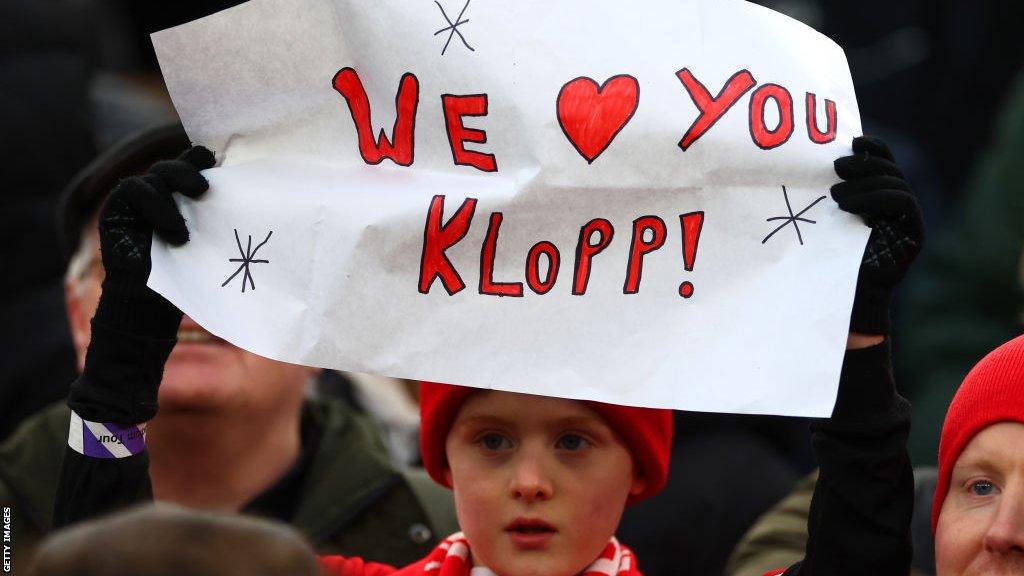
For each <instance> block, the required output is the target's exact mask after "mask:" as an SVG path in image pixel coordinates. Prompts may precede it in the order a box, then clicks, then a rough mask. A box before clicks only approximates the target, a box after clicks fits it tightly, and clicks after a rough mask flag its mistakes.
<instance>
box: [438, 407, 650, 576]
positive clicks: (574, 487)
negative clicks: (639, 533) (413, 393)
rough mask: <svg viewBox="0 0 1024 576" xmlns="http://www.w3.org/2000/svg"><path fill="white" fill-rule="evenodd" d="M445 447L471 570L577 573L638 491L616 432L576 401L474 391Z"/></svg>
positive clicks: (541, 575)
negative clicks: (479, 568)
mask: <svg viewBox="0 0 1024 576" xmlns="http://www.w3.org/2000/svg"><path fill="white" fill-rule="evenodd" d="M445 449H446V452H447V457H448V469H447V470H446V472H445V473H446V475H447V476H448V478H447V480H448V482H449V484H451V486H453V488H454V491H455V508H456V512H457V513H458V517H459V525H460V526H461V528H462V530H463V532H464V533H465V535H466V538H467V539H468V540H469V543H470V548H471V550H472V554H473V562H474V564H477V565H484V566H487V567H488V568H490V569H491V570H493V571H494V572H495V573H497V574H499V575H500V576H521V575H526V574H529V575H531V576H532V575H536V576H571V575H575V574H577V573H579V572H580V571H581V570H582V569H583V568H585V567H587V566H588V565H589V564H590V563H591V562H593V561H594V560H595V559H597V557H598V555H599V554H600V553H601V551H602V550H603V548H604V547H605V545H606V544H607V543H608V539H609V538H610V537H611V536H612V535H613V534H614V533H615V529H616V528H617V527H618V524H619V519H620V517H621V516H622V511H623V509H624V508H625V505H626V499H627V498H628V497H629V495H630V494H639V493H640V492H642V491H643V489H644V486H645V481H644V480H643V479H642V478H638V477H637V476H636V474H635V473H634V469H633V459H632V456H631V455H630V452H629V450H628V448H627V447H626V445H625V444H624V443H623V441H622V440H621V439H620V438H619V437H618V435H617V434H616V433H615V432H614V430H612V428H611V427H610V426H608V424H607V423H606V422H605V421H604V419H603V418H602V417H601V416H600V415H599V414H598V413H597V412H595V411H593V410H592V409H590V408H589V407H587V405H585V404H583V403H582V402H577V401H574V400H563V399H559V398H547V397H543V396H530V395H527V394H514V393H511V392H497V391H482V392H479V393H476V394H474V395H473V396H471V397H469V399H467V400H466V402H465V403H464V404H463V405H462V408H461V410H460V412H459V414H458V416H457V417H456V419H455V422H454V424H453V425H452V429H451V431H450V432H449V433H448V438H447V440H446V443H445Z"/></svg>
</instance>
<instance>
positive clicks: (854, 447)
mask: <svg viewBox="0 0 1024 576" xmlns="http://www.w3.org/2000/svg"><path fill="white" fill-rule="evenodd" d="M839 382H840V383H839V396H838V398H837V400H836V407H835V410H834V412H833V414H832V418H828V419H817V420H812V422H811V433H812V436H811V442H812V444H813V449H814V455H815V457H816V458H817V460H818V465H819V466H820V470H821V471H820V476H819V477H818V482H817V485H816V487H815V489H814V497H813V499H812V500H811V510H810V517H809V518H808V521H807V528H808V539H807V549H806V554H805V556H804V560H803V561H802V562H801V563H798V564H795V565H794V566H792V567H790V569H789V570H787V571H786V572H785V574H786V575H787V576H796V575H800V576H842V575H845V574H850V575H853V574H857V575H863V574H871V575H872V576H890V575H891V576H907V574H908V573H909V572H910V560H911V556H912V548H911V543H910V520H911V517H912V515H913V507H914V477H913V471H912V469H911V466H910V458H909V456H908V455H907V434H908V433H909V431H910V405H909V403H908V402H907V401H906V400H905V399H904V398H903V397H901V396H900V395H899V394H898V393H897V392H896V386H895V383H894V382H893V377H892V369H891V367H890V360H889V343H888V341H886V342H884V343H882V344H879V345H877V346H872V347H869V348H865V349H861V350H849V351H847V353H846V357H845V359H844V361H843V369H842V375H841V377H840V381H839Z"/></svg>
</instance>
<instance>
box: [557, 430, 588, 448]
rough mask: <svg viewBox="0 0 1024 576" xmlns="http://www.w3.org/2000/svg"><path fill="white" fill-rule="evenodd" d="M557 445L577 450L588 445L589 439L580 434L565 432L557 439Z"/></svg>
mask: <svg viewBox="0 0 1024 576" xmlns="http://www.w3.org/2000/svg"><path fill="white" fill-rule="evenodd" d="M555 447H556V448H560V449H562V450H568V451H570V452H576V451H578V450H582V449H584V448H586V447H587V439H586V438H584V437H583V436H580V435H579V434H563V435H561V436H559V437H558V440H556V441H555Z"/></svg>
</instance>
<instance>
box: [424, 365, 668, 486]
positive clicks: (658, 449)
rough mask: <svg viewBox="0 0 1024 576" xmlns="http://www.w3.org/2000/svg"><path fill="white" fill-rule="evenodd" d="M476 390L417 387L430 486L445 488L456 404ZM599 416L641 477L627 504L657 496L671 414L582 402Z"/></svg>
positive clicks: (433, 385)
mask: <svg viewBox="0 0 1024 576" xmlns="http://www.w3.org/2000/svg"><path fill="white" fill-rule="evenodd" d="M478 391H479V389H478V388H467V387H465V386H453V385H450V384H436V383H433V382H421V383H420V452H421V454H422V456H423V466H424V468H426V470H427V473H429V474H430V477H431V478H433V479H434V481H435V482H437V483H438V484H441V485H442V486H447V487H448V488H451V486H448V484H447V483H445V480H444V469H445V466H446V465H447V460H446V456H445V441H446V440H447V438H448V431H449V430H451V427H452V424H453V423H454V421H455V417H456V416H457V415H458V413H459V408H460V407H461V406H462V403H463V402H464V401H465V400H466V398H469V396H470V395H472V394H473V393H474V392H478ZM582 402H583V403H584V404H586V405H587V406H588V407H589V408H591V409H592V410H594V411H595V412H597V413H598V414H600V415H601V416H602V417H604V419H605V420H606V421H607V422H608V424H609V425H610V426H611V427H612V429H614V430H615V432H616V433H617V434H618V435H619V436H620V437H622V439H623V440H624V441H625V442H626V446H628V447H629V450H630V452H631V453H632V454H633V460H634V462H636V465H637V466H638V467H639V468H640V470H641V472H642V474H643V475H644V478H646V479H647V486H646V488H645V490H644V491H643V492H642V493H641V494H638V495H636V496H630V498H629V501H628V504H633V503H635V502H639V501H641V500H644V499H646V498H650V497H651V496H654V495H655V494H657V493H658V492H659V491H660V490H661V489H662V488H663V487H664V486H665V481H666V480H667V479H668V461H669V455H670V453H671V451H672V411H671V410H660V409H654V408H634V407H631V406H619V405H617V404H605V403H602V402H592V401H589V400H584V401H582Z"/></svg>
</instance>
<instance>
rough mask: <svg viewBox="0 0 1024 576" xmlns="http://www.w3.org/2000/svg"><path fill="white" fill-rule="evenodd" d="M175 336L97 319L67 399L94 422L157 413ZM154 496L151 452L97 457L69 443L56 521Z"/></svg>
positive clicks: (124, 421)
mask: <svg viewBox="0 0 1024 576" xmlns="http://www.w3.org/2000/svg"><path fill="white" fill-rule="evenodd" d="M174 343H175V340H174V339H173V338H172V339H164V338H152V337H146V336H139V335H136V334H131V333H128V332H124V331H120V330H116V329H113V328H109V327H106V326H104V325H102V324H100V323H97V322H96V321H95V320H93V323H92V340H91V341H90V344H89V352H88V356H87V357H86V361H85V370H84V371H83V373H82V375H81V376H80V377H79V378H78V380H76V381H75V382H74V383H73V384H72V385H71V392H70V395H69V396H68V405H69V406H70V407H71V409H72V410H74V411H75V412H76V413H77V414H78V415H79V416H81V417H82V418H83V419H85V420H89V421H92V422H102V423H114V424H120V425H131V424H139V423H142V422H147V421H148V420H150V419H151V418H152V417H153V416H154V415H155V414H156V390H157V387H158V386H159V384H160V379H161V378H162V375H163V368H164V363H165V362H166V361H167V356H168V355H169V354H170V352H171V349H172V348H173V347H174ZM151 499H152V488H151V485H150V480H149V454H148V452H146V451H145V450H144V451H142V452H141V453H139V454H135V455H133V456H128V457H126V458H94V457H91V456H85V455H83V454H80V453H79V452H77V451H75V450H74V449H72V448H70V447H67V448H65V449H64V461H63V463H62V465H61V472H60V480H59V482H58V486H57V494H56V500H55V502H54V513H53V526H54V528H60V527H62V526H65V525H68V524H71V523H74V522H77V521H79V520H85V519H88V518H93V517H96V516H99V515H102V514H106V513H109V512H113V511H116V510H119V509H121V508H124V507H127V506H130V505H132V504H134V503H137V502H144V501H148V500H151Z"/></svg>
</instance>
